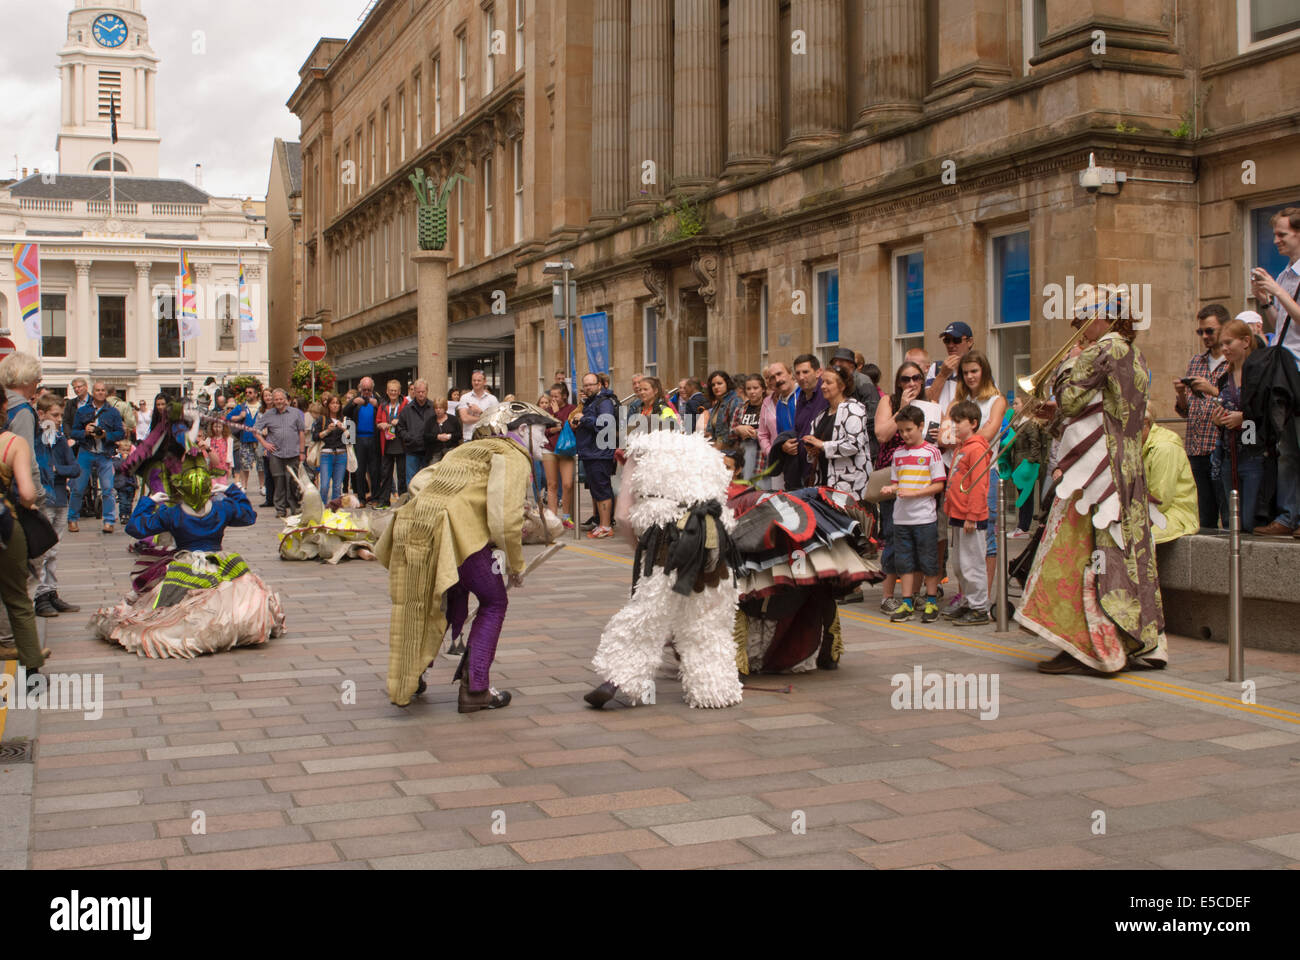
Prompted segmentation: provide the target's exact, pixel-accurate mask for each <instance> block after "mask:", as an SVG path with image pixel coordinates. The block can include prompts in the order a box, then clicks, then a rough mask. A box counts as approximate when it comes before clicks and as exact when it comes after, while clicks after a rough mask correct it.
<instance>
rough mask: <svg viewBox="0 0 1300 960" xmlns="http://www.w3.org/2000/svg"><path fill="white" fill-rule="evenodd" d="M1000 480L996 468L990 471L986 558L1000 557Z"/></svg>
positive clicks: (985, 544) (985, 542) (985, 545)
mask: <svg viewBox="0 0 1300 960" xmlns="http://www.w3.org/2000/svg"><path fill="white" fill-rule="evenodd" d="M998 479H999V478H998V471H997V468H996V467H994V468H993V469H992V470H990V471H989V528H988V530H986V531H985V536H986V539H985V541H984V556H986V557H996V556H997V555H998V491H999V490H1000V489H1001V487H1000V485H999V484H998ZM1008 522H1010V518H1008ZM1013 529H1014V528H1013Z"/></svg>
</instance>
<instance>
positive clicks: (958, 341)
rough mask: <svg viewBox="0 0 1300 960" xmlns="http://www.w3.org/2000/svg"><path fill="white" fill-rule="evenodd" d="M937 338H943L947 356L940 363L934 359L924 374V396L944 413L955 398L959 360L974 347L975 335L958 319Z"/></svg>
mask: <svg viewBox="0 0 1300 960" xmlns="http://www.w3.org/2000/svg"><path fill="white" fill-rule="evenodd" d="M939 338H940V339H941V340H943V346H944V349H945V350H947V351H948V356H947V357H946V358H945V359H944V361H943V362H942V363H940V362H939V361H938V360H936V361H935V362H934V364H933V365H932V366H931V367H930V370H929V372H928V373H927V374H926V376H925V398H926V399H927V400H929V401H930V402H931V403H937V404H939V411H940V413H942V414H946V413H947V412H948V408H949V407H951V406H952V402H953V400H955V399H956V398H957V382H958V380H959V378H960V377H961V361H962V358H964V357H965V356H966V354H968V353H970V352H971V350H973V349H974V348H975V335H974V333H973V332H972V331H971V328H970V327H969V326H967V325H966V324H964V323H962V322H961V321H960V320H959V321H957V322H956V323H950V324H948V326H946V327H945V328H944V330H943V333H941V334H939Z"/></svg>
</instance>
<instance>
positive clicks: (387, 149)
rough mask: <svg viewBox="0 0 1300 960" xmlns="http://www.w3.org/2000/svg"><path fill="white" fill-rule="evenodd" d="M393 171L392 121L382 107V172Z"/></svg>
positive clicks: (385, 108) (386, 108)
mask: <svg viewBox="0 0 1300 960" xmlns="http://www.w3.org/2000/svg"><path fill="white" fill-rule="evenodd" d="M392 171H393V122H392V119H391V118H390V117H389V115H388V107H384V173H386V174H387V173H392Z"/></svg>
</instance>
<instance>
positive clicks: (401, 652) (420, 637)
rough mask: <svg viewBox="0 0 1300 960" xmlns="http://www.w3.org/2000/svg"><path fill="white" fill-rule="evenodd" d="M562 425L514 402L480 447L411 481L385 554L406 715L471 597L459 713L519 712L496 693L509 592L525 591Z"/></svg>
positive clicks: (395, 686) (395, 672)
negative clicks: (526, 538) (531, 523)
mask: <svg viewBox="0 0 1300 960" xmlns="http://www.w3.org/2000/svg"><path fill="white" fill-rule="evenodd" d="M558 422H559V421H557V420H556V419H555V418H554V417H552V416H551V415H550V414H548V413H546V412H545V411H543V410H542V409H540V408H539V407H536V406H534V405H533V404H531V403H524V402H522V401H518V400H510V401H507V402H505V403H502V404H501V405H499V406H497V407H494V408H493V409H492V410H491V411H490V412H488V413H487V414H486V415H485V416H484V417H483V419H482V420H480V421H479V424H478V426H477V427H476V428H475V431H474V436H475V440H474V442H473V443H466V444H462V445H460V446H458V447H456V448H455V449H453V450H452V451H450V452H449V453H448V454H447V455H446V456H445V457H443V459H442V460H441V461H440V462H439V463H437V464H435V465H433V466H429V467H425V468H424V469H423V470H421V471H420V472H419V473H417V474H416V475H415V476H414V477H412V478H411V479H410V480H409V482H408V485H407V486H408V490H409V491H410V493H411V499H410V501H408V502H407V503H406V504H405V505H404V506H402V507H401V509H399V510H398V511H397V515H396V517H395V518H394V519H393V522H392V524H391V525H390V526H389V528H388V530H386V531H385V533H384V535H383V537H381V538H380V540H379V543H378V544H377V545H376V547H375V553H376V554H377V555H378V557H379V561H380V562H381V563H383V564H384V565H385V566H387V567H388V586H389V594H390V598H391V600H392V616H391V619H390V621H389V629H388V636H389V653H388V697H389V699H390V700H391V701H392V702H393V703H394V704H396V705H397V706H400V707H404V706H407V705H408V704H409V703H410V702H411V698H412V697H414V696H416V695H418V694H421V693H423V692H424V691H425V689H426V684H425V680H424V677H423V674H424V672H425V670H427V669H428V667H429V666H430V664H432V663H433V661H434V658H435V657H436V656H437V654H438V649H439V647H440V646H441V645H442V640H443V637H444V635H445V634H446V632H447V629H448V627H449V626H450V628H451V631H452V635H453V636H460V635H461V632H462V630H463V629H464V625H465V622H466V620H467V619H468V617H469V597H470V595H471V594H473V595H474V596H475V597H476V598H477V599H478V610H477V612H476V614H475V616H474V622H473V626H472V627H471V629H470V633H469V639H468V643H467V649H466V651H465V654H464V656H463V657H462V658H461V661H460V665H459V667H458V668H457V670H456V673H455V676H453V677H452V679H453V680H459V681H460V692H459V696H458V700H457V709H458V711H459V712H460V713H473V712H476V711H478V710H493V709H498V708H500V707H504V706H506V705H507V704H509V703H510V694H509V692H508V691H498V690H496V689H495V688H493V687H492V685H491V682H490V681H491V678H490V670H491V666H492V662H493V660H494V659H495V657H496V649H497V642H498V641H499V640H500V638H501V628H502V625H503V624H504V623H505V616H506V607H507V594H506V587H507V584H509V585H511V586H519V585H520V584H521V583H522V582H523V581H522V574H523V572H524V554H523V525H524V500H525V497H526V495H527V490H528V486H529V484H530V482H531V480H532V476H533V463H534V461H540V460H541V457H542V452H543V450H544V449H545V447H546V428H547V427H551V426H555V425H556V424H557V423H558ZM494 547H496V548H498V549H496V550H494V549H493V548H494Z"/></svg>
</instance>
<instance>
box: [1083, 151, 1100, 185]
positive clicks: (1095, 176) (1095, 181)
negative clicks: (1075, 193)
mask: <svg viewBox="0 0 1300 960" xmlns="http://www.w3.org/2000/svg"><path fill="white" fill-rule="evenodd" d="M1079 186H1081V187H1083V189H1085V190H1087V191H1088V192H1089V193H1096V192H1097V191H1098V190H1100V189H1101V171H1100V170H1098V169H1097V155H1096V154H1095V153H1090V154H1088V169H1087V170H1085V171H1083V173H1081V174H1079Z"/></svg>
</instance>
